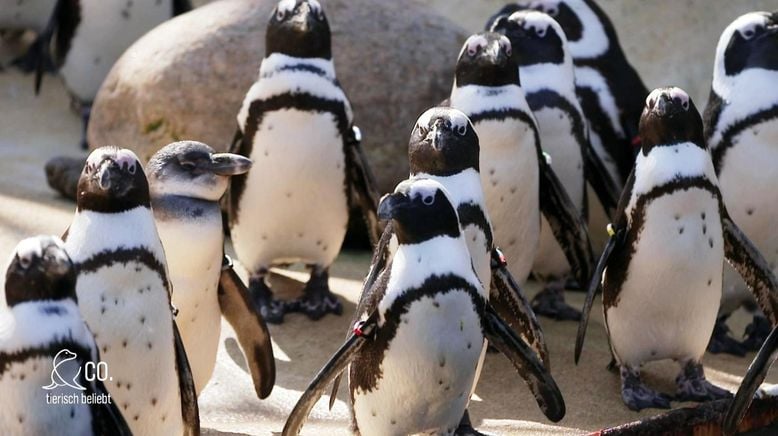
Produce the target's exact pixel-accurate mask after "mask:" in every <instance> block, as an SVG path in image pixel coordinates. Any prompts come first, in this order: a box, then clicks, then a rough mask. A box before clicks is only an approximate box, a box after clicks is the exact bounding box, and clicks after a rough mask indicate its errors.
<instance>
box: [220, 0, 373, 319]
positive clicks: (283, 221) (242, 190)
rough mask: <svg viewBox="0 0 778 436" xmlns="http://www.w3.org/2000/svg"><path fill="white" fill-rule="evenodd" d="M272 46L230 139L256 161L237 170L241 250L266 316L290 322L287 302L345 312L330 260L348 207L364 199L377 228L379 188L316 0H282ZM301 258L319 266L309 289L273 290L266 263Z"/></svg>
mask: <svg viewBox="0 0 778 436" xmlns="http://www.w3.org/2000/svg"><path fill="white" fill-rule="evenodd" d="M265 49H266V55H265V58H264V59H263V60H262V64H261V65H260V69H259V77H258V78H257V81H256V82H255V83H254V84H253V85H252V86H251V88H250V89H249V91H248V93H247V94H246V97H245V98H244V100H243V105H242V107H241V108H240V112H239V113H238V117H237V118H238V124H239V131H238V133H237V134H236V139H235V141H234V142H233V148H232V151H233V152H235V153H239V154H241V155H243V156H246V157H249V158H251V159H252V160H253V161H254V166H253V168H252V170H251V171H249V172H248V174H245V175H239V176H236V177H234V178H233V180H232V186H231V192H230V228H231V231H232V239H233V244H234V246H235V252H236V253H237V255H238V259H239V260H240V261H241V263H243V265H245V266H246V268H247V269H248V270H249V273H250V282H249V286H250V289H251V291H252V294H253V296H254V298H255V302H256V304H257V306H258V307H260V310H261V313H262V316H263V317H264V318H265V320H267V321H268V322H271V323H280V322H282V321H283V316H284V314H285V313H286V312H289V311H300V312H303V313H305V314H306V315H308V317H310V318H311V319H319V318H321V317H322V316H324V315H325V314H327V313H335V314H340V313H341V312H342V311H343V308H342V306H341V303H340V302H339V301H338V299H337V297H336V296H335V295H334V294H333V293H332V292H330V289H329V284H328V281H329V267H330V265H331V264H332V262H333V261H334V260H335V257H336V256H337V255H338V252H339V251H340V246H341V243H342V242H343V237H344V235H345V232H346V227H347V224H348V213H349V208H350V207H359V208H360V209H361V210H362V212H363V214H364V216H365V217H366V220H367V221H368V222H369V223H368V228H371V225H370V223H377V219H376V218H375V207H376V206H375V204H376V201H377V200H376V199H377V195H376V194H375V192H374V189H373V187H372V186H373V182H372V174H371V173H370V172H369V168H367V163H366V161H365V159H364V154H363V153H362V150H361V147H360V144H359V140H360V135H359V131H358V129H356V128H355V127H354V125H353V121H352V120H353V115H352V111H351V105H350V104H349V101H348V99H347V98H346V95H345V94H344V93H343V90H342V89H341V87H340V84H339V83H338V80H337V78H336V77H335V67H334V65H333V62H332V51H331V43H330V27H329V24H328V22H327V17H326V16H325V15H324V10H323V9H322V7H321V5H320V4H319V2H318V0H282V1H280V2H279V3H278V4H277V6H276V7H275V9H274V10H273V13H272V15H271V17H270V22H269V23H268V28H267V33H266V41H265ZM301 126H305V128H301ZM375 239H376V237H375V236H374V237H373V238H372V240H375ZM296 262H301V263H304V264H306V265H307V266H308V267H310V268H311V278H310V280H309V281H308V283H307V284H306V286H305V289H304V291H303V292H304V296H303V297H301V298H300V299H298V300H296V301H294V302H287V303H284V302H282V301H279V300H276V299H274V298H273V294H272V291H271V289H270V288H269V286H268V284H267V283H266V282H265V279H266V275H267V273H268V269H269V268H270V267H272V266H274V265H278V264H290V263H296Z"/></svg>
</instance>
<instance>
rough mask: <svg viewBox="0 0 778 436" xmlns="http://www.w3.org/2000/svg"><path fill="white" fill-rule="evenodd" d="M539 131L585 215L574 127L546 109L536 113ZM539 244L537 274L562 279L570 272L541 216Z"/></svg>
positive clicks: (563, 114)
mask: <svg viewBox="0 0 778 436" xmlns="http://www.w3.org/2000/svg"><path fill="white" fill-rule="evenodd" d="M535 118H536V119H537V121H538V126H539V128H540V143H541V144H542V146H543V151H544V152H546V153H548V154H549V155H550V156H551V168H552V169H553V170H554V173H555V174H556V175H557V177H559V180H560V181H561V182H562V186H564V188H565V191H567V194H568V195H569V196H570V199H571V200H572V201H573V205H574V206H575V208H576V210H577V211H578V212H579V213H582V212H583V197H584V189H585V184H584V172H583V157H582V156H581V145H580V144H578V142H577V141H576V139H575V136H573V125H572V122H571V120H570V118H569V116H568V115H567V113H566V112H564V111H562V110H559V109H556V108H545V109H542V110H539V111H536V112H535ZM541 220H542V224H541V230H540V244H539V246H538V251H537V256H536V257H535V262H534V264H533V266H532V270H533V272H534V273H536V274H538V275H539V276H541V277H544V278H561V276H563V275H565V274H567V273H569V272H570V265H569V264H568V263H567V258H566V257H565V254H564V252H563V251H562V248H561V247H560V246H559V243H558V242H557V240H556V238H555V237H554V234H553V232H552V231H551V227H549V224H548V221H547V220H546V218H545V217H541Z"/></svg>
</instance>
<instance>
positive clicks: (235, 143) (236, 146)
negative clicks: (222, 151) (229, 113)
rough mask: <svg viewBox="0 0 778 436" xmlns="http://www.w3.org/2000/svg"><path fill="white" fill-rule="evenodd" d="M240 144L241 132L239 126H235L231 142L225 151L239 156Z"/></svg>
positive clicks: (241, 140)
mask: <svg viewBox="0 0 778 436" xmlns="http://www.w3.org/2000/svg"><path fill="white" fill-rule="evenodd" d="M242 142H243V130H241V129H240V126H237V127H236V128H235V134H234V135H232V141H230V145H229V146H228V147H227V151H228V152H230V153H237V154H240V146H241V143H242Z"/></svg>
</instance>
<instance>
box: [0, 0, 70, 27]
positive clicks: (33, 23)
mask: <svg viewBox="0 0 778 436" xmlns="http://www.w3.org/2000/svg"><path fill="white" fill-rule="evenodd" d="M56 3H57V0H21V1H20V0H0V31H9V30H10V31H26V30H32V31H33V32H42V31H43V29H44V28H45V27H46V24H47V23H48V22H49V17H50V16H51V12H52V11H53V10H54V5H55V4H56Z"/></svg>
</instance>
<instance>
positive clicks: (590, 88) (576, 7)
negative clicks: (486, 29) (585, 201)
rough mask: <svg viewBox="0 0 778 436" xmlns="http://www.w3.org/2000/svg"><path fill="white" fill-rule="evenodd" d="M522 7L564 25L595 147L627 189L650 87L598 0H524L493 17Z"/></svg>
mask: <svg viewBox="0 0 778 436" xmlns="http://www.w3.org/2000/svg"><path fill="white" fill-rule="evenodd" d="M521 9H534V10H538V11H541V12H544V13H546V14H548V15H550V16H551V17H552V18H554V19H555V20H556V21H557V22H559V24H560V25H561V26H562V29H563V30H564V32H565V35H566V36H567V41H568V46H569V48H570V54H571V55H572V56H573V63H574V65H575V84H576V94H577V95H578V99H579V101H580V102H581V107H582V108H583V111H584V115H585V116H586V120H587V123H588V125H589V129H590V140H591V142H592V146H593V147H594V150H595V151H596V152H597V153H598V155H599V156H600V158H601V159H602V161H603V163H604V164H605V165H606V168H607V169H608V171H609V173H610V175H611V178H612V179H613V180H614V181H616V183H618V185H617V186H618V187H619V188H621V187H622V186H623V185H624V182H625V181H626V179H627V177H628V176H629V172H630V170H631V169H632V165H633V163H634V162H635V153H636V152H637V148H639V145H640V137H639V135H638V122H639V120H640V114H641V113H642V111H643V101H644V100H645V97H646V95H648V89H647V88H646V86H645V85H644V84H643V81H642V80H641V78H640V76H639V75H638V73H637V71H636V70H635V69H634V68H633V67H632V65H630V63H629V61H628V60H627V58H626V56H625V55H624V51H623V50H622V48H621V44H620V43H619V38H618V35H617V34H616V29H615V28H614V27H613V23H611V21H610V19H609V18H608V16H607V15H606V14H605V12H604V11H603V10H602V9H601V8H600V7H599V6H598V5H597V3H596V2H595V1H594V0H519V1H517V2H516V3H515V4H509V5H507V6H505V7H504V8H503V9H502V10H501V11H499V12H498V13H497V14H496V15H495V16H494V17H492V19H490V22H491V21H492V20H494V19H496V17H498V16H499V15H504V14H508V15H509V14H511V13H513V12H515V11H517V10H521Z"/></svg>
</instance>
